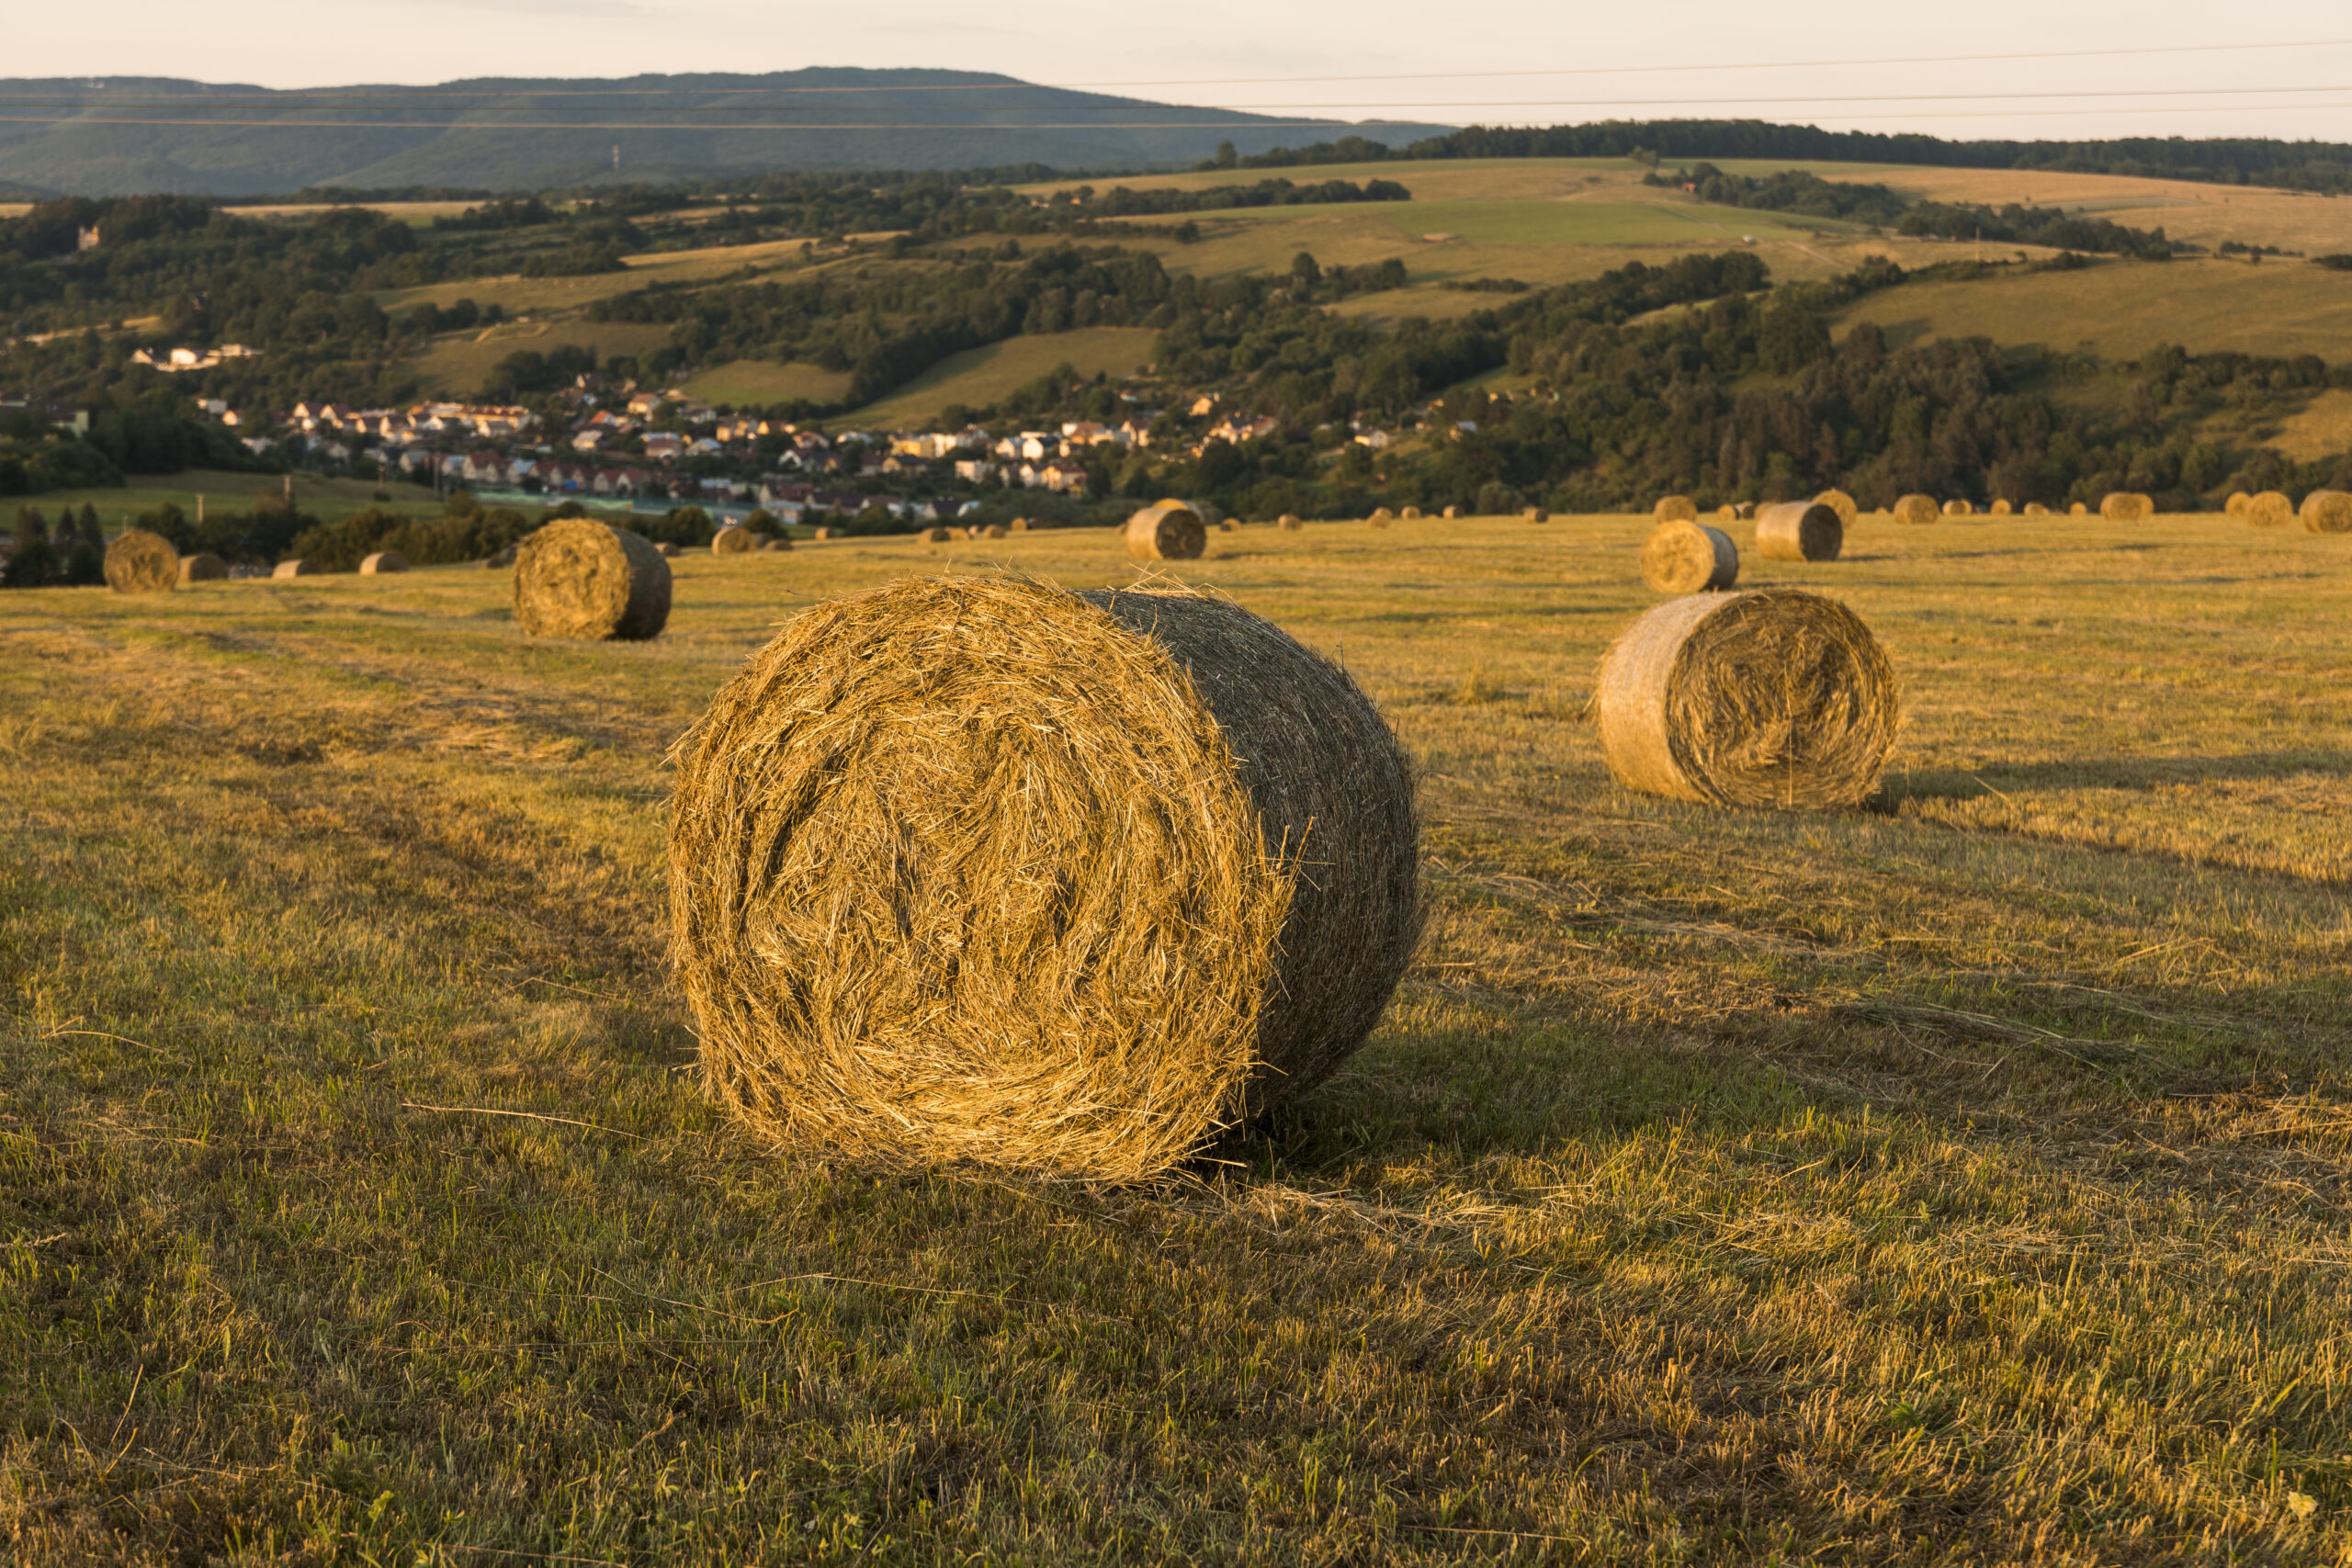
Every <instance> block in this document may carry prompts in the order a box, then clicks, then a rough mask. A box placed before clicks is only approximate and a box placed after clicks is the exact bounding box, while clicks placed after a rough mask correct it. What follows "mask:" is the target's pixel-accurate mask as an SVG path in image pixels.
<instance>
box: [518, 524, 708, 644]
mask: <svg viewBox="0 0 2352 1568" xmlns="http://www.w3.org/2000/svg"><path fill="white" fill-rule="evenodd" d="M669 618H670V563H669V561H668V560H667V559H665V558H663V557H662V552H661V551H659V550H657V549H655V548H654V547H653V545H652V542H651V541H650V540H648V539H644V538H641V537H639V536H638V535H635V534H632V533H630V532H629V531H628V529H626V528H616V527H614V526H613V525H611V524H609V523H599V522H597V521H596V520H595V519H594V518H593V517H559V518H557V519H556V520H555V521H554V522H552V523H547V524H543V525H540V527H539V528H538V529H537V531H535V532H534V533H532V534H530V535H529V536H526V537H525V538H524V540H523V542H522V545H521V547H520V548H519V549H517V551H516V552H515V625H517V626H521V627H522V628H523V630H524V631H525V632H526V633H527V634H528V635H530V636H532V637H586V638H605V637H612V638H618V639H621V640H625V641H632V642H634V641H641V640H643V639H644V638H646V637H654V636H658V635H659V634H660V632H661V630H662V626H663V624H664V623H666V622H667V621H668V620H669Z"/></svg>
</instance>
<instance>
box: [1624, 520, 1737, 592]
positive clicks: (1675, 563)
mask: <svg viewBox="0 0 2352 1568" xmlns="http://www.w3.org/2000/svg"><path fill="white" fill-rule="evenodd" d="M1642 581H1644V582H1645V583H1647V584H1648V585H1649V586H1650V587H1651V588H1653V589H1655V590H1656V591H1657V592H1660V593H1703V592H1709V591H1711V590H1721V589H1725V588H1729V587H1730V586H1731V585H1732V584H1734V583H1735V582H1737V581H1739V547H1738V546H1736V545H1735V544H1733V543H1732V542H1731V536H1730V535H1729V534H1726V533H1724V531H1723V530H1722V529H1720V528H1710V527H1708V526H1707V525H1704V524H1703V523H1661V524H1659V525H1657V527H1655V528H1653V529H1651V530H1650V536H1649V539H1648V541H1647V542H1646V543H1645V544H1644V545H1643V546H1642Z"/></svg>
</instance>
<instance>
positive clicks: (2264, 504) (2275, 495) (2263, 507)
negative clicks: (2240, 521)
mask: <svg viewBox="0 0 2352 1568" xmlns="http://www.w3.org/2000/svg"><path fill="white" fill-rule="evenodd" d="M2245 520H2246V522H2247V523H2248V524H2249V525H2252V526H2254V527H2256V528H2284V527H2285V526H2286V525H2288V524H2290V523H2292V522H2293V521H2294V520H2295V503H2294V502H2291V501H2289V500H2288V499H2287V497H2286V495H2285V494H2284V493H2283V492H2281V491H2275V490H2266V491H2263V492H2262V493H2260V494H2259V495H2256V496H2255V497H2253V498H2252V499H2251V500H2249V501H2248V502H2246V503H2245Z"/></svg>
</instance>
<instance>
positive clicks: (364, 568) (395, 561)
mask: <svg viewBox="0 0 2352 1568" xmlns="http://www.w3.org/2000/svg"><path fill="white" fill-rule="evenodd" d="M406 570H408V557H406V556H404V555H402V554H401V553H400V551H398V550H378V551H377V552H376V553H375V554H374V555H371V556H368V557H366V558H363V559H362V560H361V561H360V563H359V575H360V576H362V577H383V576H386V575H388V574H390V573H391V572H395V571H406Z"/></svg>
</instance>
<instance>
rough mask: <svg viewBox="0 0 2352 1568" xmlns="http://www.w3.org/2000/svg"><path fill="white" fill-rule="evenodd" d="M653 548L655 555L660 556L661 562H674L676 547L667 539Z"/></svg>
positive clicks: (676, 552)
mask: <svg viewBox="0 0 2352 1568" xmlns="http://www.w3.org/2000/svg"><path fill="white" fill-rule="evenodd" d="M653 548H654V551H655V553H656V554H658V555H660V556H661V558H662V559H663V560H674V559H676V558H677V554H678V547H677V546H675V545H673V544H672V543H671V542H670V541H669V540H667V539H664V540H662V542H661V543H659V544H657V545H655V546H654V547H653Z"/></svg>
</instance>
